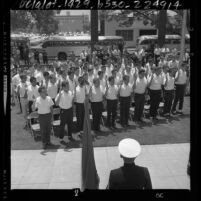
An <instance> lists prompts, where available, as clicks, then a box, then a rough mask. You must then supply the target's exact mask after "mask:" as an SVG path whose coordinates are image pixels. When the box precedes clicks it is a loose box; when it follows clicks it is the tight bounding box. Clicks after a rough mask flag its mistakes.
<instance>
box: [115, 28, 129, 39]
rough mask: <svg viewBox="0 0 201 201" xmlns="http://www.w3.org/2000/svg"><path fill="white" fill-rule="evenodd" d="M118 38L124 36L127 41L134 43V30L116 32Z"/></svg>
mask: <svg viewBox="0 0 201 201" xmlns="http://www.w3.org/2000/svg"><path fill="white" fill-rule="evenodd" d="M116 36H122V37H123V38H124V40H125V41H133V30H116Z"/></svg>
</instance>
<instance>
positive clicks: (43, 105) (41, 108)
mask: <svg viewBox="0 0 201 201" xmlns="http://www.w3.org/2000/svg"><path fill="white" fill-rule="evenodd" d="M53 105H54V103H53V101H52V99H51V98H50V97H49V96H46V98H45V99H43V98H42V97H41V96H39V97H37V98H36V102H35V107H36V108H38V114H48V113H50V108H51V106H53Z"/></svg>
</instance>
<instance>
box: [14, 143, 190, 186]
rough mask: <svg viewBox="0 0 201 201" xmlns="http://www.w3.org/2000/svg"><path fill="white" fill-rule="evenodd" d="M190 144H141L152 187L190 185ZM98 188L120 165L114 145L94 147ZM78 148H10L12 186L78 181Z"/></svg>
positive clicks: (139, 162)
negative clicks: (188, 164)
mask: <svg viewBox="0 0 201 201" xmlns="http://www.w3.org/2000/svg"><path fill="white" fill-rule="evenodd" d="M189 150H190V144H189V143H185V144H165V145H144V146H142V152H141V155H140V156H139V157H138V158H137V159H136V161H135V163H136V164H137V165H141V166H145V167H148V169H149V172H150V175H151V180H152V186H153V189H190V178H189V177H188V175H187V173H186V170H187V163H188V157H189ZM94 155H95V162H96V168H97V171H98V175H99V177H100V185H99V188H100V189H105V188H106V186H107V183H108V178H109V173H110V170H111V169H114V168H118V167H120V166H122V164H123V161H122V159H121V158H120V156H119V152H118V149H117V147H101V148H99V147H98V148H94ZM80 179H81V149H80V148H79V149H58V150H45V151H44V150H34V151H32V150H16V151H15V150H12V151H11V189H72V188H80V184H81V181H80Z"/></svg>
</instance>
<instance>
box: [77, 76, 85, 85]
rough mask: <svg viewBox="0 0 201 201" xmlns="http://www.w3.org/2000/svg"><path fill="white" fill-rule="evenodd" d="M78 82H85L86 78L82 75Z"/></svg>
mask: <svg viewBox="0 0 201 201" xmlns="http://www.w3.org/2000/svg"><path fill="white" fill-rule="evenodd" d="M78 82H79V83H80V84H82V82H84V78H83V77H82V76H80V77H79V78H78Z"/></svg>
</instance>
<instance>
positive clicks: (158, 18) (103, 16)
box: [99, 10, 190, 46]
mask: <svg viewBox="0 0 201 201" xmlns="http://www.w3.org/2000/svg"><path fill="white" fill-rule="evenodd" d="M174 12H175V13H176V15H175V16H169V15H167V11H166V12H165V11H163V10H161V11H156V10H118V11H117V10H116V11H112V10H102V11H101V12H100V13H99V18H100V24H101V25H102V26H101V28H102V29H103V30H104V21H105V20H107V21H111V20H113V19H114V20H116V21H118V22H119V26H122V27H130V26H132V24H133V22H134V21H136V20H142V21H143V23H144V25H147V24H148V23H150V24H151V25H152V26H155V27H156V28H157V29H158V32H159V35H160V41H158V42H159V45H160V46H161V45H163V44H164V42H165V34H167V33H168V34H181V22H182V16H183V10H174ZM189 22H190V10H189V11H188V17H187V29H188V30H189V29H190V23H189ZM101 33H103V31H101ZM161 34H162V35H161Z"/></svg>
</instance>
